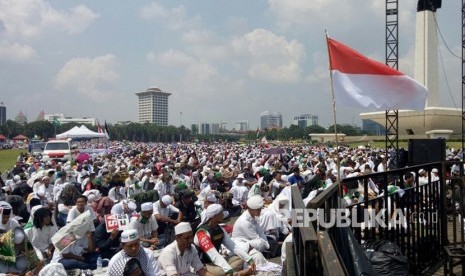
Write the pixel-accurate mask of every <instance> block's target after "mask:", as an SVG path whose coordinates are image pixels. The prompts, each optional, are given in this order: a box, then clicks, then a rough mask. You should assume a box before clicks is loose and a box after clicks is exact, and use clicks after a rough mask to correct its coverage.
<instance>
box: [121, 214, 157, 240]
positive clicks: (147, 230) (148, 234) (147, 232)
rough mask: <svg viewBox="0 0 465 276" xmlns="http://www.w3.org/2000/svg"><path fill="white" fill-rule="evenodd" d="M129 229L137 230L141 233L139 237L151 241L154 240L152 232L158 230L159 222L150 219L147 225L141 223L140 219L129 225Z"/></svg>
mask: <svg viewBox="0 0 465 276" xmlns="http://www.w3.org/2000/svg"><path fill="white" fill-rule="evenodd" d="M128 229H136V230H137V231H138V232H139V236H140V237H141V238H144V239H151V238H152V231H156V230H157V229H158V224H157V220H156V219H154V218H153V216H152V217H150V219H149V221H147V223H141V222H140V217H139V219H136V220H133V221H131V223H129V225H128Z"/></svg>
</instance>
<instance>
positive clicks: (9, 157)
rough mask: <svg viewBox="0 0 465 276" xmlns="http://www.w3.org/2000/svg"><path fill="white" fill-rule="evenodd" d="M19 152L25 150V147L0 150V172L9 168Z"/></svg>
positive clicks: (13, 163)
mask: <svg viewBox="0 0 465 276" xmlns="http://www.w3.org/2000/svg"><path fill="white" fill-rule="evenodd" d="M21 152H27V150H26V149H8V150H0V173H3V172H5V171H6V170H11V169H12V168H13V166H14V165H15V163H16V158H18V156H19V154H20V153H21Z"/></svg>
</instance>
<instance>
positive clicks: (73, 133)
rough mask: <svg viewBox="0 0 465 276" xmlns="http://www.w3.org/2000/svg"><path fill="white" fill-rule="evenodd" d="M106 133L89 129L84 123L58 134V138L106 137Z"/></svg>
mask: <svg viewBox="0 0 465 276" xmlns="http://www.w3.org/2000/svg"><path fill="white" fill-rule="evenodd" d="M105 137H106V136H105V134H104V133H98V132H94V131H92V130H90V129H88V128H87V127H86V126H84V125H82V126H81V127H77V126H75V127H73V128H72V129H70V130H68V131H65V132H63V133H61V134H57V136H56V138H57V139H66V138H71V139H92V138H105Z"/></svg>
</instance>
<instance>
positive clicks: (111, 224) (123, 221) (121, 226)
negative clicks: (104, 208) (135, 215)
mask: <svg viewBox="0 0 465 276" xmlns="http://www.w3.org/2000/svg"><path fill="white" fill-rule="evenodd" d="M105 224H106V226H107V233H111V232H113V230H115V229H118V230H119V231H123V230H125V229H126V227H127V226H128V224H129V216H128V215H105Z"/></svg>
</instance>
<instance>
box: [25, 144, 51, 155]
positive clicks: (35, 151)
mask: <svg viewBox="0 0 465 276" xmlns="http://www.w3.org/2000/svg"><path fill="white" fill-rule="evenodd" d="M46 144H47V143H45V142H35V143H31V144H30V145H29V153H31V154H32V155H33V156H38V155H40V154H42V153H43V152H44V149H45V145H46Z"/></svg>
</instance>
